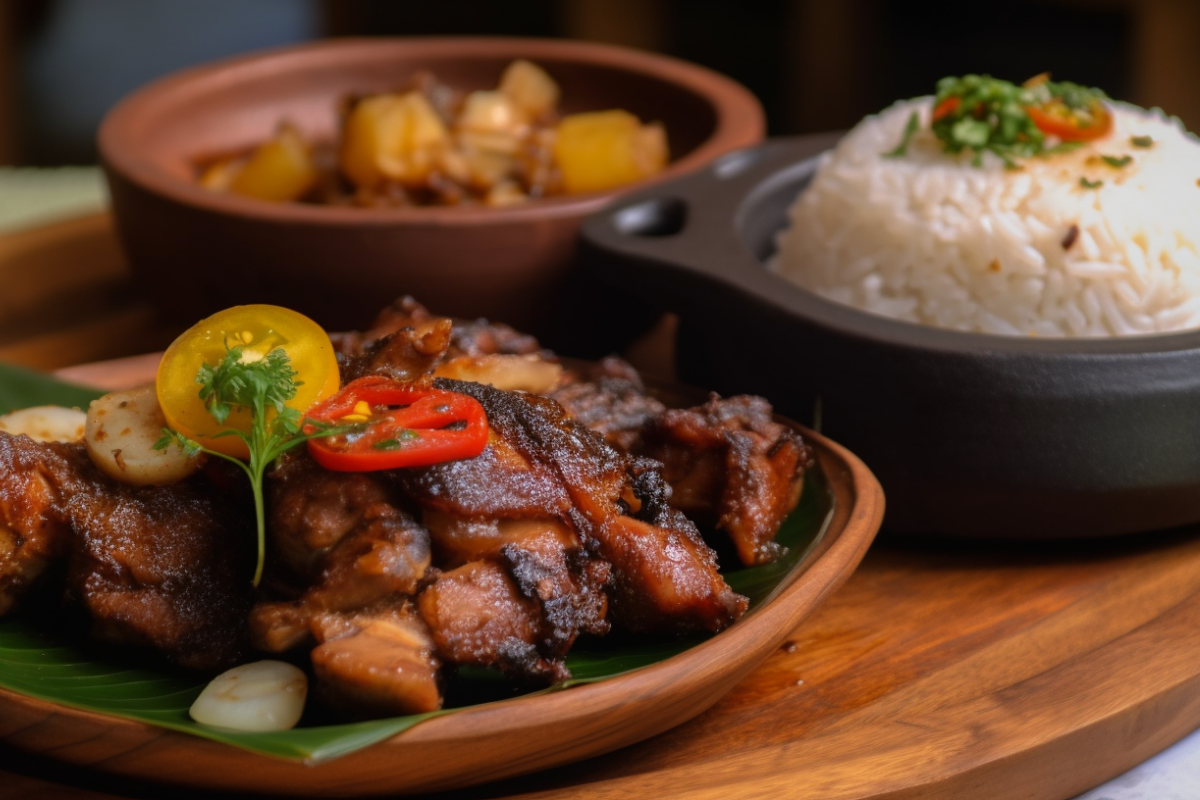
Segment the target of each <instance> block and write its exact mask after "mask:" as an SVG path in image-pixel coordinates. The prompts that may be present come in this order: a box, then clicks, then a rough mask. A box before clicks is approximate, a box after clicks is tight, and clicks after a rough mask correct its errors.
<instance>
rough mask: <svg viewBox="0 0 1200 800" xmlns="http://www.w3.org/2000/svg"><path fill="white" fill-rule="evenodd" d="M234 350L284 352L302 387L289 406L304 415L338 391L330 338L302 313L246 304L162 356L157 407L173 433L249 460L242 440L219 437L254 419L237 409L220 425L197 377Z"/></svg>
mask: <svg viewBox="0 0 1200 800" xmlns="http://www.w3.org/2000/svg"><path fill="white" fill-rule="evenodd" d="M233 347H241V348H242V352H243V353H244V354H245V355H244V356H243V357H249V358H254V357H261V356H265V355H266V354H267V353H269V352H270V351H272V350H274V349H276V348H283V350H284V352H286V353H287V355H288V358H289V359H290V360H291V364H292V369H294V370H296V373H297V374H296V380H297V381H298V382H299V383H300V386H298V387H297V390H296V396H295V397H293V398H292V399H291V400H290V401H288V403H287V405H288V406H289V407H291V408H294V409H296V410H297V411H300V412H301V413H303V412H304V411H306V410H307V409H308V407H309V406H311V405H313V404H314V403H317V402H319V401H321V400H324V399H325V398H326V397H329V396H331V395H333V394H335V393H336V392H337V391H338V388H339V386H340V379H339V376H338V366H337V358H336V356H335V355H334V352H333V343H332V342H330V341H329V335H328V334H327V333H325V331H324V329H323V328H321V326H320V325H318V324H317V323H315V322H313V321H312V320H311V319H309V318H308V317H306V316H304V315H303V314H300V313H298V312H295V311H292V310H291V309H287V308H281V307H280V306H272V305H261V304H260V305H245V306H234V307H233V308H227V309H225V310H224V311H218V312H217V313H216V314H213V315H212V316H211V317H208V318H206V319H203V320H201V321H200V322H197V323H196V324H195V325H193V326H192V327H191V328H188V329H187V330H186V331H184V332H183V333H182V334H181V335H180V336H179V338H178V339H176V340H175V341H174V342H173V343H172V344H171V346H170V347H168V348H167V351H166V352H165V353H164V354H163V358H162V361H161V362H160V363H159V365H158V377H157V380H156V390H157V393H158V403H159V405H160V406H161V407H162V411H163V416H164V417H166V420H167V425H168V426H170V427H171V429H172V430H175V431H178V432H179V433H182V434H183V435H184V436H187V437H188V438H191V439H195V440H196V441H197V442H199V443H200V444H202V445H204V446H205V447H208V448H210V449H212V450H216V451H217V452H219V453H225V454H226V455H230V456H234V457H235V458H243V459H244V458H249V455H250V453H249V451H248V450H247V449H246V445H245V443H244V442H243V441H242V440H241V438H240V437H238V436H220V437H217V436H215V434H218V433H221V432H222V431H226V430H240V431H242V432H244V433H249V431H250V426H251V414H250V411H249V410H248V409H237V410H235V411H234V412H232V413H231V414H230V415H229V417H228V418H227V419H226V420H225V423H224V424H223V425H222V424H218V423H217V421H216V420H215V419H214V418H213V416H212V414H210V413H209V411H208V409H207V408H206V407H205V406H204V401H202V400H201V399H200V384H198V383H197V382H196V376H197V375H198V374H199V372H200V367H201V365H202V364H208V365H210V366H214V367H215V366H216V365H218V364H220V363H221V360H222V359H224V358H225V354H226V352H227V351H228V350H229V349H230V348H233Z"/></svg>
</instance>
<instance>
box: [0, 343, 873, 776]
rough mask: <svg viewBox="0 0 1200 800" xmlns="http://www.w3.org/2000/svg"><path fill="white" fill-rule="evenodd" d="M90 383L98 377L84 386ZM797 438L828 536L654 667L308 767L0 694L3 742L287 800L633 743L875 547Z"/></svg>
mask: <svg viewBox="0 0 1200 800" xmlns="http://www.w3.org/2000/svg"><path fill="white" fill-rule="evenodd" d="M153 363H154V360H153V358H148V359H142V360H140V361H131V362H130V361H126V362H115V363H113V364H107V365H102V366H100V367H99V368H96V367H92V368H89V369H91V370H93V372H92V373H89V372H88V370H83V371H81V370H73V371H70V372H68V373H67V377H70V378H72V379H75V380H83V381H91V382H101V383H105V384H107V385H127V384H129V383H136V382H137V380H138V379H139V377H147V376H149V375H152V374H153V372H152V371H150V372H145V370H144V367H145V366H147V365H150V366H152V365H153ZM131 365H132V368H131ZM139 368H140V369H142V370H143V371H142V372H141V373H139V372H138V369H139ZM97 370H98V371H97ZM93 374H99V375H102V376H103V378H102V380H100V381H95V380H92V377H91V376H92V375H93ZM801 432H802V433H803V435H804V436H805V437H806V438H807V439H808V441H809V442H810V443H811V444H813V445H814V447H815V449H816V451H817V458H818V463H819V467H820V470H821V471H822V472H823V474H824V476H825V478H826V482H827V484H828V490H829V491H830V492H831V494H832V496H833V511H832V514H831V518H830V520H829V522H828V525H827V528H826V531H825V533H824V534H823V535H822V536H821V538H820V539H819V541H818V542H817V544H816V545H815V546H814V548H813V550H812V552H811V553H809V554H808V556H807V557H806V558H805V559H804V560H802V561H801V562H800V564H798V565H797V566H796V567H795V568H794V569H793V571H792V573H791V574H790V575H789V576H787V578H785V580H784V582H783V583H782V584H781V585H780V587H779V589H777V591H776V594H775V595H774V596H773V597H772V598H769V599H768V600H767V601H766V602H765V603H764V604H762V605H761V606H759V607H758V608H756V609H755V610H753V611H752V612H751V613H750V614H747V616H746V617H745V618H743V619H742V620H741V621H739V622H738V623H737V624H735V625H733V626H732V627H731V628H729V629H728V630H726V631H724V632H723V633H721V634H720V635H718V636H715V637H713V638H712V639H709V640H708V641H706V642H704V643H703V644H700V645H698V646H696V647H694V648H692V649H690V650H688V651H686V652H685V653H683V654H681V655H679V656H676V657H674V658H671V659H668V660H667V661H664V662H662V663H660V664H657V665H654V666H652V667H647V668H644V669H641V670H637V671H634V672H630V673H626V674H623V675H620V676H617V677H615V678H612V679H608V680H605V681H602V682H599V683H595V684H590V685H586V686H579V687H574V688H571V689H569V690H566V691H562V692H556V693H550V694H543V695H536V696H530V697H526V698H519V699H515V700H510V701H504V702H499V703H493V704H488V705H483V706H476V707H472V708H469V709H465V710H463V711H460V712H458V713H456V714H452V715H448V716H445V717H438V718H436V719H432V720H429V721H427V722H424V723H421V724H419V725H417V726H416V727H414V728H412V729H410V730H408V731H406V732H404V733H402V734H399V735H397V736H395V737H393V738H391V739H389V740H387V741H385V742H382V743H380V744H378V745H375V746H372V747H369V748H367V749H364V750H361V751H358V752H355V753H352V754H350V755H347V756H344V757H342V758H339V759H336V760H333V761H329V762H324V763H321V764H317V765H305V764H303V763H297V762H289V761H282V760H276V759H272V758H267V757H263V756H260V755H256V754H253V753H250V752H248V751H244V750H240V749H238V748H234V747H230V746H227V745H222V744H218V743H214V742H209V741H207V740H203V739H199V738H196V737H191V736H187V735H185V734H180V733H176V732H173V731H169V730H165V729H160V728H156V727H153V726H150V725H146V724H144V723H140V722H135V721H131V720H126V719H121V718H117V717H110V716H106V715H101V714H95V713H91V712H87V711H81V710H78V709H74V708H69V707H66V706H61V705H57V704H54V703H49V702H45V701H42V700H37V699H34V698H30V697H28V696H25V695H22V694H18V693H15V692H10V691H3V690H0V739H3V740H4V741H7V742H9V743H10V744H12V745H13V746H15V747H18V748H21V749H24V750H27V751H32V752H37V753H43V754H50V755H52V756H53V757H54V758H55V759H59V760H63V761H67V762H71V763H75V764H79V765H83V766H88V767H94V768H96V769H100V770H104V771H107V772H111V773H115V774H119V775H123V776H128V777H134V778H139V779H143V780H149V781H154V782H159V783H174V784H179V785H186V786H189V787H193V788H205V789H221V790H242V791H256V792H271V793H286V794H289V795H293V796H296V795H302V796H323V795H326V796H327V795H343V796H344V795H362V794H376V793H385V792H386V793H406V792H419V791H432V790H440V789H449V788H455V787H463V786H470V785H474V784H479V783H482V782H486V781H493V780H498V779H501V778H506V777H510V776H514V775H520V774H525V773H529V772H534V771H537V770H542V769H546V768H548V767H552V766H556V765H561V764H566V763H569V762H573V761H577V760H580V759H583V758H587V757H590V756H595V755H599V754H601V753H605V752H608V751H611V750H614V749H616V748H619V747H623V746H626V745H629V744H633V743H635V742H638V741H641V740H643V739H646V738H648V737H651V736H654V735H655V734H658V733H661V732H663V731H665V730H668V729H669V728H671V727H674V726H676V725H678V724H680V723H682V722H684V721H686V720H688V719H691V718H692V717H694V716H696V715H697V714H699V713H700V712H702V711H703V710H705V709H707V708H708V707H709V706H711V705H712V704H713V703H715V702H716V701H717V700H718V699H719V698H720V697H721V696H722V695H723V694H725V693H726V692H727V691H729V690H730V689H731V688H732V687H733V686H734V685H735V684H737V683H738V682H739V681H740V680H741V679H742V678H743V677H744V676H745V675H746V674H747V673H749V672H750V671H751V670H752V669H753V668H754V667H755V666H757V665H758V664H759V663H760V662H762V661H763V660H764V659H766V658H767V656H769V655H770V654H771V653H772V652H773V651H775V650H777V649H778V648H779V647H780V645H781V644H782V643H783V642H784V640H785V639H786V638H787V636H788V635H789V634H790V633H791V632H792V631H793V630H794V629H795V627H796V626H797V625H798V624H799V623H800V622H801V621H802V620H803V619H804V618H805V617H806V616H808V615H809V614H810V613H811V612H812V611H813V610H814V609H815V608H816V607H817V605H818V604H819V603H820V602H821V601H822V600H823V599H824V598H825V597H826V596H828V595H829V593H830V592H832V591H833V590H834V589H835V588H836V587H838V586H840V585H841V584H842V583H843V582H844V581H845V580H846V578H847V577H849V575H850V573H851V572H852V571H853V570H854V568H855V567H856V566H857V564H858V563H859V561H860V560H861V559H862V557H863V555H864V553H865V552H866V549H867V547H868V545H869V544H870V543H871V541H872V539H873V537H874V535H875V532H876V531H877V529H878V527H879V524H880V522H881V520H882V515H883V496H882V492H881V490H880V488H879V485H878V483H877V482H876V481H875V479H874V477H873V476H872V475H871V473H870V471H869V470H867V469H866V467H865V466H863V464H862V463H861V462H860V461H859V460H858V459H857V458H856V457H855V456H854V455H852V454H851V453H849V452H848V451H846V450H845V449H844V448H842V447H840V446H839V445H837V444H835V443H833V442H831V441H829V440H827V439H825V438H823V437H821V436H819V435H818V434H815V433H813V432H811V431H807V430H803V429H801Z"/></svg>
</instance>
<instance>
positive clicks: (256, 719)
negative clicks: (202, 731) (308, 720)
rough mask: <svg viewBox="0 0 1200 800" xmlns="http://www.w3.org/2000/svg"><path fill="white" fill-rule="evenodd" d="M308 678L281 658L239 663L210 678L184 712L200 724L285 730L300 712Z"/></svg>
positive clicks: (297, 717)
mask: <svg viewBox="0 0 1200 800" xmlns="http://www.w3.org/2000/svg"><path fill="white" fill-rule="evenodd" d="M307 696H308V678H307V677H306V676H305V674H304V673H303V672H301V671H300V670H299V669H298V668H296V667H295V666H293V665H291V664H286V663H284V662H282V661H255V662H253V663H251V664H242V665H241V666H238V667H234V668H233V669H231V670H229V671H228V672H223V673H221V674H220V675H218V676H217V677H215V678H213V679H212V680H211V681H210V682H209V684H208V686H205V687H204V691H202V692H200V696H199V697H197V698H196V702H194V703H192V707H191V709H190V710H189V711H188V713H189V714H190V715H191V717H192V719H194V720H195V721H196V722H199V723H201V724H202V725H212V726H214V727H219V728H231V729H233V730H239V731H286V730H288V729H289V728H293V727H295V725H296V723H297V722H299V721H300V715H301V714H302V713H304V700H305V698H306V697H307Z"/></svg>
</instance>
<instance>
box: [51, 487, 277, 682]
mask: <svg viewBox="0 0 1200 800" xmlns="http://www.w3.org/2000/svg"><path fill="white" fill-rule="evenodd" d="M89 472H91V471H90V470H89ZM206 483H207V478H206V477H204V476H198V477H197V478H195V479H189V480H187V481H183V482H180V483H174V484H169V485H167V486H129V485H126V484H120V483H116V482H114V481H110V480H107V479H103V480H102V479H101V476H100V475H99V473H98V472H97V473H96V474H95V475H89V485H88V486H87V488H86V489H85V490H83V491H80V492H77V493H75V494H73V495H72V496H71V497H70V499H69V500H68V503H67V506H68V512H69V515H70V519H71V525H72V528H73V530H74V533H75V535H74V537H73V539H74V540H73V543H72V551H71V556H70V563H69V566H68V571H67V591H68V595H69V596H70V597H72V598H74V599H76V600H78V602H79V603H80V604H81V605H82V606H83V607H84V608H85V609H86V611H87V612H88V614H89V615H90V617H91V620H92V631H93V635H94V636H95V637H96V638H98V639H100V640H102V641H106V642H111V643H115V644H133V645H143V646H147V647H152V648H155V649H157V650H160V651H161V652H163V653H164V654H165V655H166V656H167V658H168V659H170V660H171V661H173V662H175V663H177V664H180V665H181V666H184V667H190V668H192V669H199V670H215V669H220V668H226V667H230V666H233V665H234V664H236V663H237V662H238V660H239V659H240V658H241V657H242V656H243V655H244V653H245V651H246V644H247V642H246V623H245V620H246V614H247V612H248V611H249V609H250V604H251V601H252V597H251V593H252V586H251V576H252V575H253V571H254V559H253V552H252V547H253V542H254V527H253V520H254V512H253V508H252V506H251V505H250V504H249V499H248V497H246V496H245V494H244V493H243V492H240V491H228V490H225V491H215V490H214V489H213V487H212V486H211V485H205V484H206Z"/></svg>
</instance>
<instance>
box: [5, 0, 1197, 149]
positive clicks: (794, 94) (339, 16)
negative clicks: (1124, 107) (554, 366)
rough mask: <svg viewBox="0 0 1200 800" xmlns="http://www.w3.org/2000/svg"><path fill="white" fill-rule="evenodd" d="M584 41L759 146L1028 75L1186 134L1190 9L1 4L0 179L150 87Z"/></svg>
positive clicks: (1184, 5)
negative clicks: (490, 38) (379, 57)
mask: <svg viewBox="0 0 1200 800" xmlns="http://www.w3.org/2000/svg"><path fill="white" fill-rule="evenodd" d="M436 34H490V35H523V36H551V37H570V38H581V39H594V40H599V41H610V42H616V43H619V44H626V45H630V46H635V47H642V48H645V49H651V50H656V51H659V52H663V53H667V54H670V55H674V56H677V57H680V58H684V59H687V60H690V61H695V62H698V63H701V64H704V65H706V66H708V67H710V68H712V69H715V70H718V71H720V72H724V73H726V74H728V75H730V76H732V77H734V78H735V79H737V80H739V81H741V82H742V83H744V84H745V85H746V86H748V87H749V88H750V89H751V90H752V91H754V92H755V94H757V95H758V97H759V98H760V99H761V100H762V102H763V104H764V107H765V108H766V111H767V117H768V124H769V128H770V133H771V134H772V135H786V134H792V133H804V132H811V131H819V130H834V129H841V128H845V127H848V126H849V125H851V124H853V123H854V122H855V121H856V120H858V119H859V118H861V117H862V116H863V115H864V114H867V113H870V112H872V111H876V110H878V109H880V108H882V107H884V106H886V105H887V104H889V103H890V102H892V101H893V100H895V99H898V98H902V97H912V96H915V95H920V94H926V93H929V92H930V91H931V90H932V89H933V86H934V84H935V83H936V81H937V79H938V78H940V77H942V76H944V75H949V74H962V73H967V72H986V73H990V74H993V75H996V76H997V77H1004V78H1008V79H1011V80H1015V81H1020V80H1024V79H1026V78H1028V77H1031V76H1033V75H1035V74H1038V73H1040V72H1046V71H1049V72H1051V73H1052V74H1053V75H1054V76H1055V77H1057V78H1060V79H1064V80H1074V81H1076V82H1079V83H1085V84H1090V85H1094V86H1099V87H1101V88H1103V89H1104V90H1105V91H1107V92H1108V93H1109V94H1110V95H1112V96H1114V97H1120V98H1125V99H1129V100H1131V101H1133V102H1137V103H1139V104H1142V105H1161V106H1162V107H1164V108H1167V109H1168V110H1169V111H1171V112H1172V113H1175V114H1178V115H1179V116H1180V117H1181V118H1182V119H1184V121H1185V122H1187V123H1189V124H1190V125H1191V126H1192V127H1193V128H1197V127H1200V90H1195V89H1193V88H1192V86H1193V84H1194V79H1195V78H1198V77H1200V47H1197V46H1196V45H1195V42H1196V41H1198V40H1200V2H1194V1H1193V0H1137V1H1136V2H1135V0H1007V1H1006V2H963V1H962V0H954V1H951V0H922V1H921V2H914V1H912V0H909V1H908V2H904V1H903V0H741V2H732V1H731V0H504V2H467V1H466V0H457V1H456V0H442V1H440V2H422V3H416V2H404V1H403V0H0V163H19V164H57V163H89V162H91V161H93V160H94V159H95V153H94V150H93V146H92V137H93V135H94V131H95V126H96V125H97V124H98V122H99V119H100V117H101V116H102V115H103V113H104V110H105V109H106V108H107V107H108V106H110V105H111V104H112V103H113V102H115V101H116V100H117V99H119V98H120V97H121V96H122V95H123V94H125V93H126V92H128V91H130V90H132V89H133V88H136V86H138V85H140V84H141V83H144V82H146V81H148V80H151V79H153V78H155V77H157V76H158V75H161V74H163V73H165V72H169V71H171V70H173V69H177V68H180V67H183V66H187V65H189V64H193V63H198V62H201V61H205V60H210V59H212V58H217V57H221V56H224V55H229V54H232V53H237V52H243V51H246V50H251V49H256V48H259V47H267V46H271V45H277V44H283V43H287V42H294V41H302V40H305V39H312V38H318V37H323V36H340V35H381V36H382V35H406V36H420V35H436Z"/></svg>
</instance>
